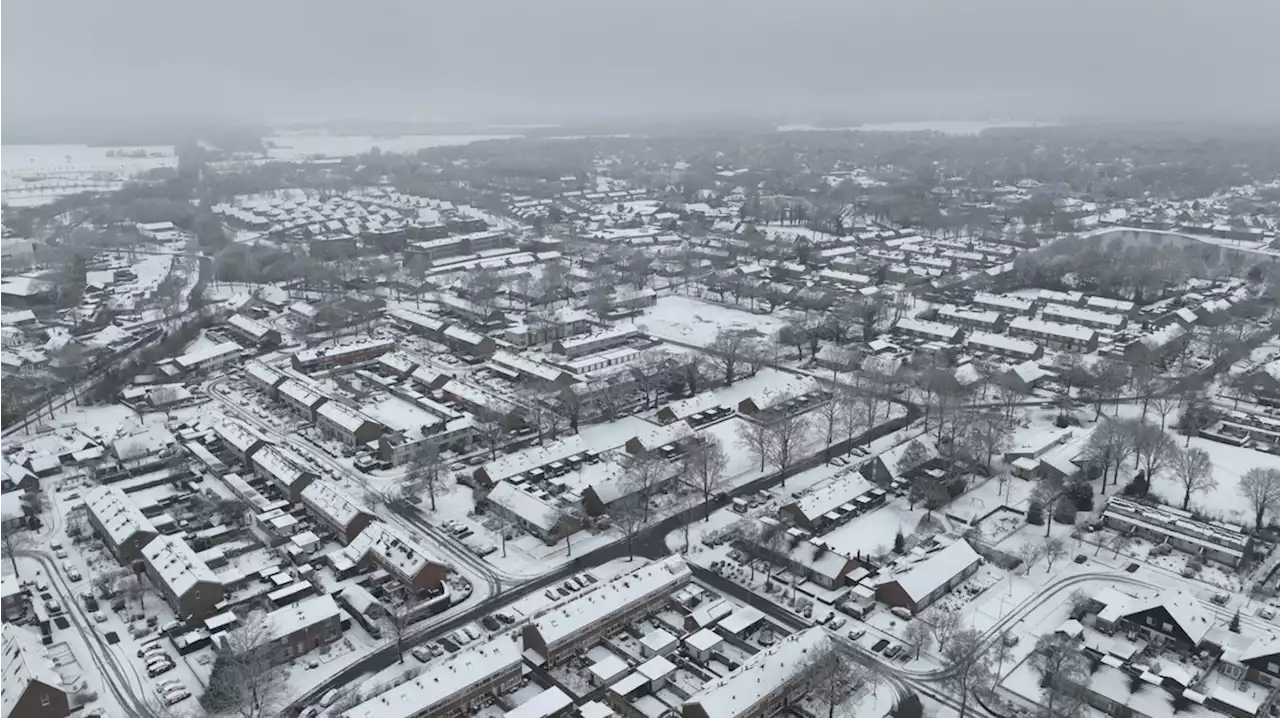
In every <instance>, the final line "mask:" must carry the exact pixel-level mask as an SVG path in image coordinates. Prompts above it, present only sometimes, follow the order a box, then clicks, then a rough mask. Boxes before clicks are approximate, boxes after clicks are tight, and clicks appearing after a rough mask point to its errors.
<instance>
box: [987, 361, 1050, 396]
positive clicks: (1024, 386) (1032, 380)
mask: <svg viewBox="0 0 1280 718" xmlns="http://www.w3.org/2000/svg"><path fill="white" fill-rule="evenodd" d="M1049 376H1051V374H1050V373H1049V372H1047V371H1045V370H1044V369H1041V368H1040V365H1039V364H1037V363H1035V361H1033V360H1030V359H1028V360H1027V361H1024V362H1021V363H1019V364H1015V365H1014V366H1012V367H1009V369H1008V370H1006V371H1005V372H1004V373H1003V374H1001V375H1000V377H999V378H998V379H997V382H998V383H1000V384H1001V385H1003V386H1006V387H1009V388H1011V389H1013V390H1015V391H1017V392H1019V393H1021V394H1030V393H1031V390H1032V389H1035V388H1036V387H1037V386H1039V385H1040V382H1042V381H1044V379H1045V378H1047V377H1049Z"/></svg>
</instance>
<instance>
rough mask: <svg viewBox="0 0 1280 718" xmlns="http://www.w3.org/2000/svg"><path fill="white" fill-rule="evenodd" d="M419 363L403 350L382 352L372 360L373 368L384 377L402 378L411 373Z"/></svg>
mask: <svg viewBox="0 0 1280 718" xmlns="http://www.w3.org/2000/svg"><path fill="white" fill-rule="evenodd" d="M420 364H421V362H420V361H418V360H417V359H416V358H415V357H414V356H412V355H411V354H409V353H408V352H405V351H394V352H391V353H390V354H383V355H381V356H379V357H378V358H377V359H376V360H375V361H374V369H375V370H376V371H377V372H378V373H379V374H381V375H382V376H385V377H390V378H392V379H404V378H405V377H407V376H409V375H410V374H412V373H413V371H414V370H415V369H417V368H418V366H419V365H420Z"/></svg>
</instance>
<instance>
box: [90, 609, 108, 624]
mask: <svg viewBox="0 0 1280 718" xmlns="http://www.w3.org/2000/svg"><path fill="white" fill-rule="evenodd" d="M93 620H94V621H97V622H98V623H106V622H107V614H105V613H103V612H102V611H94V612H93Z"/></svg>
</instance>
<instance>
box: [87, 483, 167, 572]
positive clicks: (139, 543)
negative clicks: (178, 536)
mask: <svg viewBox="0 0 1280 718" xmlns="http://www.w3.org/2000/svg"><path fill="white" fill-rule="evenodd" d="M84 505H85V509H87V514H88V518H89V525H90V526H92V527H93V531H94V533H95V534H97V535H98V537H99V538H101V539H102V542H103V543H105V544H106V545H107V549H108V550H110V551H111V554H112V555H113V556H115V557H116V561H118V562H120V565H122V566H127V565H129V564H131V563H133V562H134V561H137V560H139V559H141V558H142V549H143V547H145V546H146V545H147V544H149V543H151V541H152V540H154V539H155V538H156V537H157V536H159V535H160V534H159V532H158V531H156V529H155V527H154V526H153V525H152V524H151V519H149V518H147V517H146V516H144V515H143V513H142V510H141V509H139V508H138V506H137V505H136V504H134V503H133V502H132V501H130V500H129V498H128V497H127V496H125V494H124V492H123V491H121V490H120V489H117V488H113V487H110V486H97V487H94V488H92V489H90V490H88V491H86V492H85V494H84Z"/></svg>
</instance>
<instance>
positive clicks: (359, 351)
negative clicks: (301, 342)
mask: <svg viewBox="0 0 1280 718" xmlns="http://www.w3.org/2000/svg"><path fill="white" fill-rule="evenodd" d="M395 348H396V343H395V342H393V341H390V340H371V341H365V342H356V343H354V344H346V345H340V346H336V347H318V348H315V349H305V350H303V351H300V352H298V353H297V354H294V355H293V368H294V369H296V370H298V371H305V372H313V371H322V370H324V369H332V368H334V367H340V366H350V365H352V364H357V363H360V362H365V361H369V360H370V359H375V358H377V357H379V356H381V355H383V354H386V353H387V352H390V351H393V350H394V349H395Z"/></svg>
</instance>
